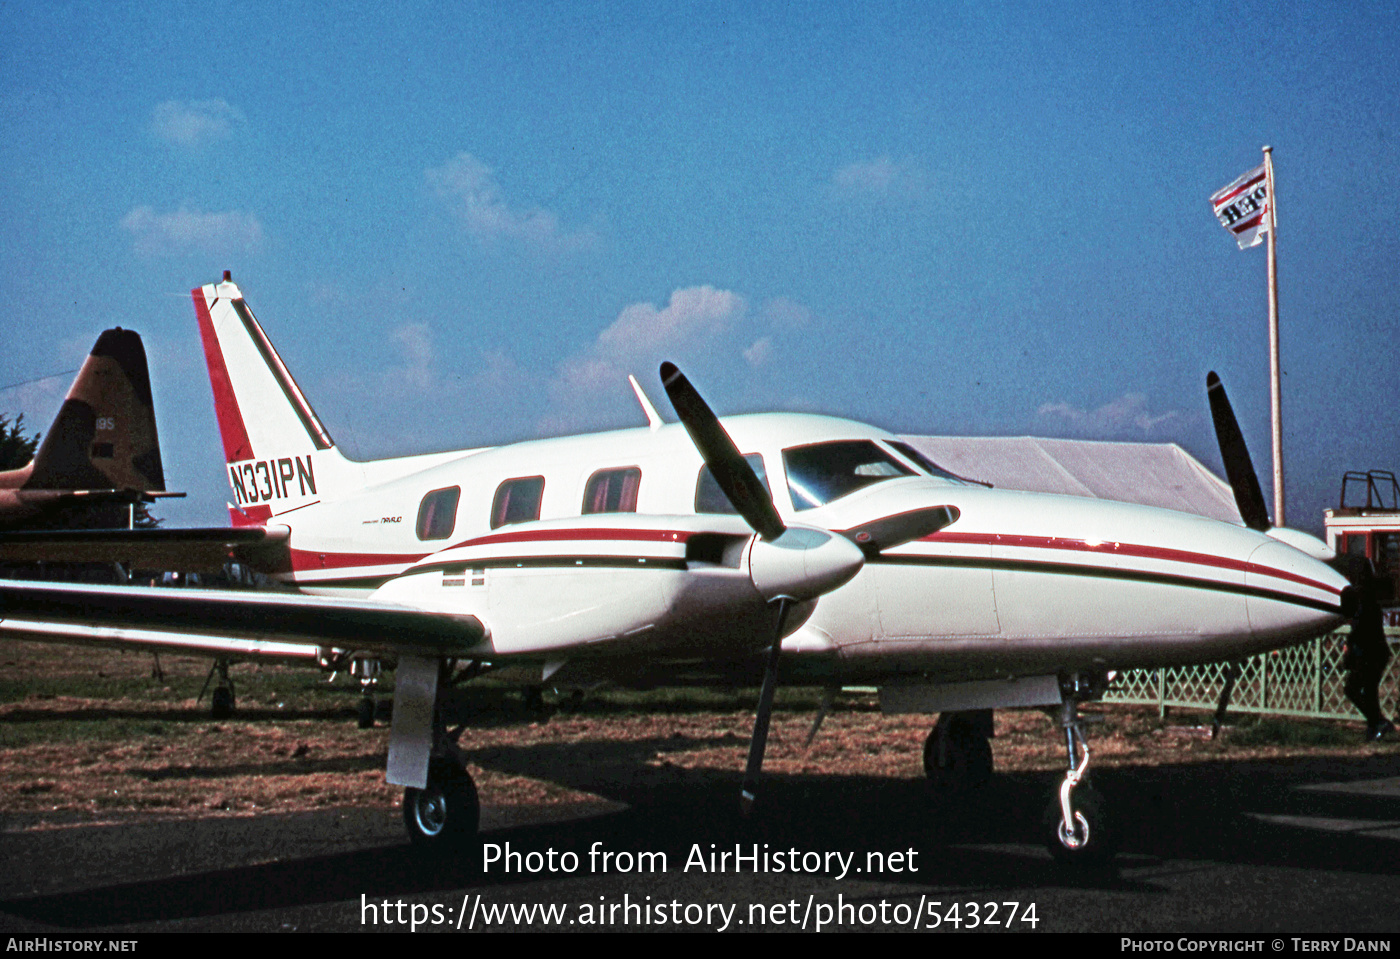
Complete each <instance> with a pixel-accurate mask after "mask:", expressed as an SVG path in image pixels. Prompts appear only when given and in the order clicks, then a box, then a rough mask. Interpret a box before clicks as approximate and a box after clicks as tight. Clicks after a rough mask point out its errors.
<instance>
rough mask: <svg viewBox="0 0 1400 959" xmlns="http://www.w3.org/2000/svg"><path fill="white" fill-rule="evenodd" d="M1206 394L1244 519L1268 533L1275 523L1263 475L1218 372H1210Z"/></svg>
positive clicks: (1228, 476)
mask: <svg viewBox="0 0 1400 959" xmlns="http://www.w3.org/2000/svg"><path fill="white" fill-rule="evenodd" d="M1206 395H1207V396H1208V397H1209V399H1210V416H1211V419H1212V420H1214V421H1215V439H1216V442H1218V443H1219V444H1220V458H1221V459H1222V460H1224V461H1225V476H1226V478H1227V479H1229V481H1230V489H1231V491H1233V492H1234V494H1235V506H1236V507H1238V508H1239V511H1240V519H1242V520H1244V525H1245V526H1248V527H1249V528H1250V529H1253V530H1258V531H1259V532H1261V533H1267V532H1268V531H1269V530H1271V529H1273V525H1274V524H1273V523H1271V522H1270V521H1269V510H1268V507H1267V506H1265V505H1264V491H1263V490H1262V489H1260V488H1259V477H1258V475H1257V474H1256V473H1255V472H1254V463H1253V462H1252V461H1251V460H1250V458H1249V448H1248V447H1246V446H1245V443H1244V434H1243V433H1241V432H1240V424H1239V422H1238V421H1237V420H1236V419H1235V411H1234V409H1233V408H1231V406H1230V398H1229V397H1228V396H1226V395H1225V384H1224V383H1221V382H1220V377H1218V376H1216V375H1215V373H1214V372H1211V373H1207V374H1206Z"/></svg>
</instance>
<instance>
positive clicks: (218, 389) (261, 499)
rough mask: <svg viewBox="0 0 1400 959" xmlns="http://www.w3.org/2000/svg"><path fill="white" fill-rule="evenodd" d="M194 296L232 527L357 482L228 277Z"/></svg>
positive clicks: (348, 464) (342, 490)
mask: <svg viewBox="0 0 1400 959" xmlns="http://www.w3.org/2000/svg"><path fill="white" fill-rule="evenodd" d="M192 296H193V298H194V309H195V315H196V316H197V317H198V319H199V332H200V338H201V339H202V340H203V343H204V358H205V361H206V362H207V363H208V366H209V383H210V386H211V387H213V390H214V412H215V413H216V414H217V416H218V419H219V432H220V434H221V436H222V438H223V443H224V459H225V461H226V462H227V464H228V473H229V485H230V487H231V488H232V490H233V495H234V506H235V507H236V508H235V509H232V510H230V513H231V515H232V517H233V521H234V524H235V525H244V524H246V523H250V522H266V521H267V520H268V519H270V518H271V517H272V516H274V515H276V514H278V513H282V512H285V511H287V510H290V509H296V508H299V507H301V506H305V505H308V504H310V503H313V502H317V501H319V500H321V499H323V498H325V497H326V496H328V495H336V494H340V493H344V492H346V491H347V490H348V488H350V487H352V486H357V485H359V481H358V477H355V476H354V475H353V474H354V470H353V469H352V468H351V464H350V463H349V461H348V460H346V459H345V458H344V456H342V455H341V453H340V451H339V450H338V449H337V448H336V445H335V442H334V441H333V440H332V439H331V436H330V433H329V432H328V431H327V430H326V427H325V425H324V424H322V422H321V419H320V417H318V416H317V415H316V411H315V410H313V409H312V408H311V404H310V403H309V402H308V401H307V399H306V395H305V394H304V393H302V391H301V387H300V386H298V385H297V382H296V380H295V379H293V378H292V374H291V372H290V371H289V370H288V369H287V366H286V364H285V363H283V362H282V357H280V356H278V355H277V350H276V349H275V348H273V346H272V341H271V340H269V339H268V338H267V334H266V333H265V332H263V328H262V326H261V324H259V323H258V321H257V318H256V317H254V316H253V312H252V310H250V309H248V305H247V303H245V302H244V300H243V293H242V292H241V291H240V290H239V289H238V287H237V286H235V285H234V284H233V282H232V281H231V280H230V279H229V276H228V274H227V273H225V274H224V281H223V282H222V283H211V284H208V285H207V286H203V287H200V288H199V289H196V290H193V291H192Z"/></svg>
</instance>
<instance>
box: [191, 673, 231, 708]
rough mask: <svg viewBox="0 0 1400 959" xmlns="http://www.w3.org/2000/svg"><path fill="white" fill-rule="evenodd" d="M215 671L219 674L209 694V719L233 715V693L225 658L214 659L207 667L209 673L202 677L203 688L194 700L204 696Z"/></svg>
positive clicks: (197, 700) (196, 700)
mask: <svg viewBox="0 0 1400 959" xmlns="http://www.w3.org/2000/svg"><path fill="white" fill-rule="evenodd" d="M215 673H217V674H218V676H219V684H218V685H217V686H215V687H214V691H213V692H212V693H210V694H209V716H210V718H211V719H228V718H229V717H230V716H232V715H233V704H234V694H233V680H232V679H230V678H229V675H228V660H227V659H216V660H214V665H212V666H210V667H209V675H208V676H206V677H204V688H203V689H201V690H200V691H199V696H198V698H196V699H195V702H199V700H201V699H203V698H204V693H205V690H207V689H208V688H209V683H210V682H212V681H213V679H214V674H215Z"/></svg>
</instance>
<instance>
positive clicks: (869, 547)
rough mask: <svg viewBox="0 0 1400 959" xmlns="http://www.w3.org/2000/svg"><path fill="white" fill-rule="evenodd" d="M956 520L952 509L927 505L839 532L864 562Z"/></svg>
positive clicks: (956, 516) (955, 511)
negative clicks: (858, 552) (854, 547)
mask: <svg viewBox="0 0 1400 959" xmlns="http://www.w3.org/2000/svg"><path fill="white" fill-rule="evenodd" d="M957 518H958V508H957V507H956V506H931V507H928V508H927V509H915V510H910V511H909V512H907V513H899V514H897V515H895V516H886V517H883V518H882V519H877V520H874V521H873V522H870V523H866V524H864V525H863V526H856V527H853V528H851V529H847V530H842V531H841V535H842V536H844V537H846V538H847V539H849V540H850V541H851V542H852V543H855V544H856V545H857V546H859V547H860V551H861V552H862V553H864V554H865V558H866V559H874V558H875V557H876V556H878V555H879V554H880V553H882V552H884V551H885V550H887V549H893V548H894V547H896V546H903V545H904V544H905V543H910V542H913V541H914V540H916V539H923V538H924V537H925V536H928V535H929V534H931V533H936V532H938V531H939V530H940V529H942V528H943V527H945V526H947V525H948V524H950V523H952V522H953V521H954V520H956V519H957Z"/></svg>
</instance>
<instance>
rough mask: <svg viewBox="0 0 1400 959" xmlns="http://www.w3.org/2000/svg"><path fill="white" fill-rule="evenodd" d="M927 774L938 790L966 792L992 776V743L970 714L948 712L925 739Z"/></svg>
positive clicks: (925, 767) (925, 770)
mask: <svg viewBox="0 0 1400 959" xmlns="http://www.w3.org/2000/svg"><path fill="white" fill-rule="evenodd" d="M924 775H925V776H927V777H928V781H929V785H930V786H932V787H933V789H934V790H935V791H936V792H940V793H942V792H964V791H966V790H969V789H976V788H977V787H978V786H983V785H985V784H986V783H987V781H988V780H989V779H991V778H992V744H991V741H990V740H988V739H987V736H986V733H985V732H983V731H982V730H981V729H980V728H978V724H977V723H976V722H975V721H974V720H972V719H971V718H969V717H967V716H962V715H959V714H957V713H945V714H943V715H940V716H939V717H938V722H937V723H935V724H934V727H933V732H931V733H929V734H928V739H926V740H924Z"/></svg>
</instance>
